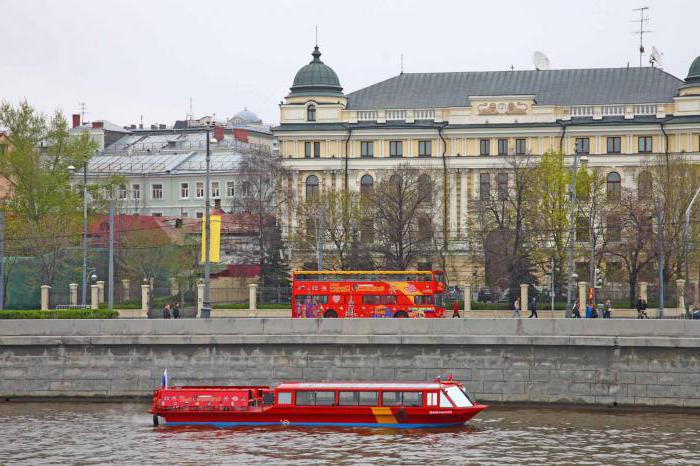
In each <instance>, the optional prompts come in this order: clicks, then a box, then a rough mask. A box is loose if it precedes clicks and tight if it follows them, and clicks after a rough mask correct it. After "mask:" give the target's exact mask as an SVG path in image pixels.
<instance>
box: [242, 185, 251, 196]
mask: <svg viewBox="0 0 700 466" xmlns="http://www.w3.org/2000/svg"><path fill="white" fill-rule="evenodd" d="M241 191H242V192H243V196H250V182H248V181H244V182H243V184H242V185H241Z"/></svg>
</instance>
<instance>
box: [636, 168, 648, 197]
mask: <svg viewBox="0 0 700 466" xmlns="http://www.w3.org/2000/svg"><path fill="white" fill-rule="evenodd" d="M651 191H652V183H651V173H649V172H647V171H643V172H641V173H640V174H639V178H637V197H638V198H639V199H649V198H650V197H651Z"/></svg>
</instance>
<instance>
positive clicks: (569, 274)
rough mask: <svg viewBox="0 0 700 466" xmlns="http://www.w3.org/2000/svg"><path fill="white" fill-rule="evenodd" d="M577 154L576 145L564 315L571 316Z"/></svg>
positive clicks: (572, 178) (571, 193) (582, 157)
mask: <svg viewBox="0 0 700 466" xmlns="http://www.w3.org/2000/svg"><path fill="white" fill-rule="evenodd" d="M579 154H580V150H579V148H578V147H577V148H576V150H575V151H574V173H573V176H572V177H571V189H570V190H569V198H570V199H571V220H570V221H569V267H568V269H569V270H568V271H567V281H566V317H571V291H572V290H571V286H572V280H573V278H574V277H573V275H574V273H573V272H574V239H575V235H576V229H575V228H574V224H575V222H576V172H577V171H578V161H579ZM580 158H581V163H582V164H583V163H587V162H588V157H587V156H586V155H585V154H584V155H581V157H580ZM577 276H578V275H577Z"/></svg>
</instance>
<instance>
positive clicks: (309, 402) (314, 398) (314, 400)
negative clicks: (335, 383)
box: [296, 391, 335, 406]
mask: <svg viewBox="0 0 700 466" xmlns="http://www.w3.org/2000/svg"><path fill="white" fill-rule="evenodd" d="M296 393H297V395H296V404H297V406H333V405H334V404H335V392H311V391H299V392H296Z"/></svg>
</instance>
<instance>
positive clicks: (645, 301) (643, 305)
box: [642, 299, 649, 319]
mask: <svg viewBox="0 0 700 466" xmlns="http://www.w3.org/2000/svg"><path fill="white" fill-rule="evenodd" d="M642 313H643V314H644V318H645V319H648V318H649V314H647V300H646V299H642Z"/></svg>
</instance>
